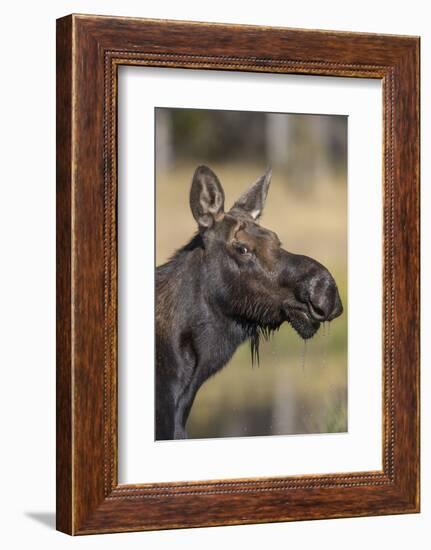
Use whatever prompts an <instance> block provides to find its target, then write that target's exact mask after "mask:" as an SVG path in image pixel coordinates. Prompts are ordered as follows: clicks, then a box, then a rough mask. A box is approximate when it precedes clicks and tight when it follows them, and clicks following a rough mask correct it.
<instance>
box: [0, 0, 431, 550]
mask: <svg viewBox="0 0 431 550" xmlns="http://www.w3.org/2000/svg"><path fill="white" fill-rule="evenodd" d="M72 11H74V12H82V13H105V14H113V15H130V16H141V17H144V16H146V17H159V18H176V19H191V20H208V21H221V22H232V23H254V24H262V25H284V26H292V27H304V28H323V29H339V30H352V31H370V32H386V33H404V34H416V35H418V34H419V35H421V36H422V83H423V85H422V98H423V101H422V128H423V130H422V150H423V151H424V152H428V151H430V150H431V119H430V104H429V101H428V99H429V98H430V97H431V80H430V69H429V67H430V66H431V29H430V27H429V15H428V10H427V2H423V1H420V0H410V2H408V3H406V2H394V1H388V0H385V1H382V2H375V1H371V0H363V1H362V2H360V3H359V2H352V3H346V2H345V0H343V1H331V0H327V1H326V2H320V1H318V0H317V1H310V0H302V1H301V2H295V3H293V2H292V3H283V2H277V1H276V0H266V2H264V3H257V2H256V3H255V4H253V3H251V2H249V1H247V2H245V1H244V2H237V3H234V2H231V1H227V0H218V2H211V3H203V2H201V1H197V0H196V1H188V0H183V1H182V2H174V1H171V2H168V1H164V0H158V1H157V2H138V1H132V0H121V1H119V0H116V1H111V0H104V1H103V2H101V1H99V2H98V1H95V0H87V1H83V0H76V1H73V2H72V1H65V0H57V1H55V2H50V3H48V2H44V3H33V2H22V1H19V0H16V1H15V2H13V3H12V2H8V3H6V4H5V5H4V6H3V11H2V23H3V25H2V32H1V35H0V36H1V40H2V50H1V51H2V54H3V55H2V86H1V89H0V94H1V101H0V109H1V112H0V128H1V133H2V143H1V153H2V154H1V168H2V170H1V190H2V196H1V201H0V208H1V212H0V224H1V228H0V235H1V241H0V243H1V253H2V264H1V271H0V273H1V275H0V276H1V284H0V292H1V296H0V307H1V324H2V325H1V336H2V338H1V344H2V356H1V365H2V376H3V378H2V384H1V399H0V409H1V410H0V413H1V415H0V418H1V430H2V431H1V435H2V439H1V449H2V453H1V458H0V461H1V475H2V480H1V499H0V506H1V511H0V518H1V525H2V531H1V542H2V546H3V547H5V548H8V549H9V548H21V547H29V546H30V545H31V547H33V548H45V549H62V548H65V547H72V546H73V547H79V548H84V547H85V548H102V547H103V548H104V549H106V548H117V547H121V548H142V547H144V546H145V547H147V548H151V549H158V548H172V547H174V548H176V547H180V548H181V547H184V548H188V549H199V548H202V547H205V548H206V549H210V548H220V547H226V548H231V547H246V548H248V549H254V548H256V549H261V548H262V547H264V548H268V547H278V546H283V547H287V546H290V547H293V548H298V547H300V548H305V549H314V548H316V547H319V548H331V550H335V549H343V550H345V548H346V547H348V548H349V550H350V549H351V550H353V549H356V548H357V549H361V550H362V549H363V548H364V547H367V546H368V547H381V546H383V545H384V546H387V547H389V548H391V549H404V548H406V547H413V548H415V549H422V548H427V547H428V546H429V535H428V532H429V525H430V523H431V499H430V495H431V478H430V469H429V464H430V463H431V452H430V450H431V449H430V435H429V434H430V433H431V429H430V419H431V391H430V383H431V376H430V370H429V365H430V359H431V348H430V345H431V341H430V338H423V346H422V386H423V388H424V391H423V396H422V402H423V406H422V431H423V438H422V445H421V447H422V461H423V465H424V467H423V472H422V510H423V512H422V514H420V515H411V516H392V517H382V518H358V519H341V520H330V521H318V522H299V523H287V524H273V525H256V526H240V527H223V528H212V529H196V530H188V531H169V532H156V533H132V534H121V535H101V536H92V537H85V538H79V539H77V538H75V539H72V538H70V537H67V536H65V535H63V534H60V533H56V532H55V531H54V530H53V523H54V519H53V517H54V516H53V513H54V500H55V499H54V495H55V492H54V456H55V453H54V448H55V447H54V443H55V440H54V426H55V423H54V411H55V402H54V396H55V387H54V383H55V371H54V361H55V353H54V334H55V332H54V320H55V309H54V296H55V294H54V283H55V278H54V259H55V258H54V249H55V246H54V245H55V238H54V235H55V232H54V229H55V225H54V219H55V218H54V210H55V208H54V206H55V201H54V189H55V87H54V81H55V62H54V60H55V21H54V20H55V18H56V17H60V16H62V15H64V14H67V13H69V12H72ZM430 175H431V174H430V165H429V160H428V158H427V156H426V155H425V154H424V155H423V167H422V182H423V193H422V208H423V210H422V220H423V221H422V243H423V250H424V256H423V261H422V270H423V271H422V280H423V285H422V289H423V290H422V292H423V306H422V310H423V313H422V327H423V333H424V334H425V335H427V334H429V333H430V330H431V322H430V321H431V319H430V306H431V303H430V297H431V295H430V290H429V285H428V284H426V283H427V282H429V281H430V280H431V263H430V256H429V250H430V249H431V241H430V236H431V189H430V186H429V185H428V184H429V181H430ZM425 251H426V253H425ZM427 535H428V536H427Z"/></svg>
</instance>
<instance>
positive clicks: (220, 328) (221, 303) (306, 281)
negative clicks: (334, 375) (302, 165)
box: [155, 165, 343, 440]
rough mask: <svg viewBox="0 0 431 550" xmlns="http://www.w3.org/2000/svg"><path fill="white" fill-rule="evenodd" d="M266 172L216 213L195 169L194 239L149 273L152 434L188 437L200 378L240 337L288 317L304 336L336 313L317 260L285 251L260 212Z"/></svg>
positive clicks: (213, 188)
mask: <svg viewBox="0 0 431 550" xmlns="http://www.w3.org/2000/svg"><path fill="white" fill-rule="evenodd" d="M270 181H271V171H270V170H268V171H267V172H266V173H265V174H264V175H263V176H262V177H260V178H259V179H258V180H257V181H256V182H255V183H254V184H253V185H252V186H251V187H250V188H249V190H248V191H246V192H245V193H244V194H243V195H241V196H240V198H239V199H238V200H237V201H236V202H235V203H234V205H233V206H232V208H231V209H230V210H229V211H227V212H225V210H224V202H225V195H224V191H223V187H222V185H221V184H220V181H219V179H218V178H217V176H216V175H215V173H214V172H213V171H212V170H211V169H210V168H208V167H207V166H204V165H202V166H198V168H197V169H196V171H195V173H194V175H193V179H192V184H191V189H190V208H191V211H192V214H193V217H194V219H195V220H196V222H197V225H198V231H197V232H196V234H195V236H194V237H193V238H192V239H191V240H190V242H189V243H188V244H186V245H185V246H184V247H183V248H181V249H180V250H178V251H177V252H176V253H175V254H174V255H173V257H172V258H171V259H170V260H169V261H168V262H167V263H165V264H163V265H161V266H159V267H157V269H156V314H155V317H156V439H157V440H164V439H185V438H187V432H186V427H185V426H186V422H187V418H188V416H189V413H190V410H191V407H192V405H193V401H194V399H195V396H196V393H197V391H198V390H199V388H200V387H201V386H202V384H203V383H204V382H205V381H206V380H207V379H208V378H209V377H210V376H212V375H214V374H215V373H216V372H218V371H219V370H220V369H222V368H223V367H224V366H225V365H226V364H227V363H228V361H229V360H230V358H231V357H232V355H233V354H234V352H235V350H236V349H237V348H238V346H239V345H240V344H241V343H243V342H244V341H246V340H247V339H248V340H249V341H250V343H251V352H252V359H253V358H257V360H258V354H259V339H260V337H262V336H263V337H268V336H269V335H270V334H271V333H272V332H273V331H275V330H277V329H278V328H279V327H280V326H281V324H282V323H284V322H287V323H289V324H290V325H291V326H292V327H293V329H294V330H295V331H296V332H297V333H298V334H299V336H300V337H302V338H303V339H308V338H311V337H312V336H313V335H314V334H315V333H316V332H317V330H318V329H319V327H320V324H321V323H322V322H325V321H331V320H333V319H335V318H336V317H338V316H339V315H341V313H342V311H343V307H342V304H341V300H340V296H339V294H338V289H337V285H336V283H335V281H334V279H333V277H332V275H331V274H330V273H329V271H328V270H327V269H326V268H325V267H324V266H323V265H322V264H320V263H319V262H317V261H316V260H314V259H312V258H309V257H307V256H303V255H298V254H293V253H291V252H287V251H286V250H284V249H283V248H282V246H281V243H280V240H279V238H278V237H277V235H276V233H274V232H273V231H271V230H269V229H266V228H264V227H262V226H261V225H260V224H259V218H260V216H261V214H262V210H263V207H264V204H265V200H266V196H267V193H268V188H269V185H270Z"/></svg>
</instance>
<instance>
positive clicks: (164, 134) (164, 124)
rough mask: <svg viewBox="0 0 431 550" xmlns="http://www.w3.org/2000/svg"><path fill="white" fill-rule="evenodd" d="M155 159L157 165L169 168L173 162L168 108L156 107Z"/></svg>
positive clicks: (170, 122)
mask: <svg viewBox="0 0 431 550" xmlns="http://www.w3.org/2000/svg"><path fill="white" fill-rule="evenodd" d="M155 116H156V161H157V167H158V168H160V169H162V170H169V169H170V168H171V167H172V164H173V163H174V160H175V159H174V148H173V146H172V120H171V114H170V112H169V109H160V108H159V109H156V114H155Z"/></svg>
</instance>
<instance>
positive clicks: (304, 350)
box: [301, 340, 308, 372]
mask: <svg viewBox="0 0 431 550" xmlns="http://www.w3.org/2000/svg"><path fill="white" fill-rule="evenodd" d="M303 342H304V344H303V347H302V353H301V366H302V372H304V371H305V362H306V359H307V342H308V340H303Z"/></svg>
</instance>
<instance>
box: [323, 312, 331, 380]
mask: <svg viewBox="0 0 431 550" xmlns="http://www.w3.org/2000/svg"><path fill="white" fill-rule="evenodd" d="M329 326H330V325H329V322H327V321H324V322H323V323H322V348H323V349H322V368H323V369H324V368H325V367H326V366H327V364H328V346H329Z"/></svg>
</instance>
